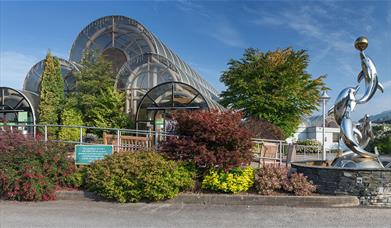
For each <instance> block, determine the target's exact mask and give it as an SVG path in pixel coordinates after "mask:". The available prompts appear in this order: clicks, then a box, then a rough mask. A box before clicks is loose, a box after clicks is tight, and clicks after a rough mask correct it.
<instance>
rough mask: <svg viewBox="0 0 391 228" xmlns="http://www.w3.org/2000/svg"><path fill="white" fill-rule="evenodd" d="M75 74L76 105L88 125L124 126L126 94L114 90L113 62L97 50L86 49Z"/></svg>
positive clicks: (126, 122) (125, 123) (125, 119)
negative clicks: (80, 66) (79, 67)
mask: <svg viewBox="0 0 391 228" xmlns="http://www.w3.org/2000/svg"><path fill="white" fill-rule="evenodd" d="M81 64H82V65H83V67H82V68H81V70H80V72H78V73H77V74H76V79H77V80H76V91H77V92H76V93H75V94H74V96H75V97H76V98H77V102H78V104H77V107H78V109H79V110H80V112H81V113H82V116H83V121H84V123H85V124H86V125H87V126H97V127H115V128H117V127H118V128H127V127H129V125H130V121H129V117H128V116H127V115H126V114H125V113H124V104H125V95H124V93H123V92H119V91H117V90H116V88H115V86H114V84H115V73H114V72H113V69H112V63H111V62H110V61H109V60H107V59H106V58H105V56H103V55H100V54H98V53H96V52H92V51H86V52H85V53H84V57H83V60H82V62H81Z"/></svg>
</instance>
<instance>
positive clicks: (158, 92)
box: [148, 83, 172, 104]
mask: <svg viewBox="0 0 391 228" xmlns="http://www.w3.org/2000/svg"><path fill="white" fill-rule="evenodd" d="M171 94H172V83H168V84H163V85H160V86H157V87H155V88H154V89H152V90H151V91H149V92H148V95H149V96H150V97H151V98H152V99H154V100H155V102H157V103H158V104H160V102H161V101H163V103H164V102H165V101H164V100H165V99H167V98H166V97H168V98H169V99H170V100H171Z"/></svg>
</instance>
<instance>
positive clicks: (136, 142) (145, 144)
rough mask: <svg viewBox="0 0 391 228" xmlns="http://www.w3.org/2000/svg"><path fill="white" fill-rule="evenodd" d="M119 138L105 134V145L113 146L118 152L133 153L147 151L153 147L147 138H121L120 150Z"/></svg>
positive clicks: (126, 136)
mask: <svg viewBox="0 0 391 228" xmlns="http://www.w3.org/2000/svg"><path fill="white" fill-rule="evenodd" d="M117 139H118V136H117V135H111V134H106V133H103V143H104V144H105V145H113V147H114V148H116V149H115V150H114V151H117V152H132V151H137V150H146V149H148V148H150V147H151V145H152V141H151V139H150V138H148V137H146V136H128V135H125V136H120V143H119V148H118V143H117Z"/></svg>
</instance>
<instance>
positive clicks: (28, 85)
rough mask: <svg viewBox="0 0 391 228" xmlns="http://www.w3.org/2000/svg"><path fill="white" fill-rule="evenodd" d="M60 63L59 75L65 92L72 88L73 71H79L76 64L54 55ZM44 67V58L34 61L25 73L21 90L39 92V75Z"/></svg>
mask: <svg viewBox="0 0 391 228" xmlns="http://www.w3.org/2000/svg"><path fill="white" fill-rule="evenodd" d="M55 58H57V59H58V60H59V61H60V64H61V75H62V77H63V78H64V87H65V88H64V90H65V92H66V93H68V92H70V91H72V90H73V88H74V85H75V82H76V79H75V77H74V73H75V71H79V68H80V66H78V64H76V63H73V62H69V61H67V60H65V59H61V58H58V57H55ZM44 67H45V59H43V60H41V61H39V62H38V63H36V64H35V65H34V66H33V67H32V68H31V69H30V71H29V72H28V73H27V75H26V78H25V79H24V83H23V90H26V91H30V92H33V93H36V94H39V85H40V83H41V76H42V73H43V70H44Z"/></svg>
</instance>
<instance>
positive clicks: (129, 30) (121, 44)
mask: <svg viewBox="0 0 391 228" xmlns="http://www.w3.org/2000/svg"><path fill="white" fill-rule="evenodd" d="M86 49H92V50H99V51H100V52H102V53H105V51H106V50H107V49H112V50H113V49H117V50H121V51H122V52H123V54H124V55H125V56H126V63H125V65H126V66H122V68H121V70H119V75H118V77H117V78H119V81H118V82H117V85H118V88H120V89H125V88H128V89H132V88H133V89H150V88H152V87H154V86H156V85H157V84H159V82H160V81H158V80H155V81H154V80H153V79H150V78H149V79H148V78H146V77H147V76H145V74H144V76H138V77H140V79H137V83H133V84H126V83H132V82H134V81H132V80H133V79H134V78H136V77H137V72H144V73H146V72H149V73H148V74H150V71H146V70H145V69H142V68H143V66H145V63H146V62H145V61H146V60H148V59H151V58H154V60H153V61H155V63H159V62H161V64H162V65H163V66H162V67H163V68H164V66H167V64H166V63H169V65H173V66H174V67H172V68H175V69H176V70H177V72H176V73H173V72H170V73H167V74H166V75H170V76H167V77H171V76H173V75H174V74H175V77H171V78H170V79H174V80H175V81H180V82H185V83H188V84H189V85H191V86H193V87H195V88H197V89H198V90H199V91H200V92H201V93H202V94H203V95H204V96H206V97H208V98H210V99H212V100H214V101H218V99H219V95H218V92H217V90H215V89H214V88H213V87H212V86H211V85H210V84H209V83H208V82H207V81H205V80H204V79H203V78H202V77H201V76H200V75H199V74H198V73H197V72H195V71H194V70H193V69H192V68H191V67H190V66H189V65H188V64H186V63H185V62H184V61H183V60H182V59H181V58H179V57H178V56H177V55H176V54H175V53H174V52H172V51H171V50H170V49H169V48H167V47H166V45H164V44H163V43H162V42H161V41H160V40H159V39H158V38H156V36H155V35H153V34H152V33H151V32H149V31H148V30H147V29H146V28H145V27H144V26H143V25H142V24H140V23H139V22H137V21H136V20H133V19H131V18H128V17H124V16H107V17H102V18H100V19H97V20H95V21H93V22H92V23H90V24H89V25H88V26H87V27H85V28H84V29H83V30H82V31H81V32H80V34H79V35H78V36H77V38H76V40H75V42H74V43H73V45H72V49H71V52H70V58H69V59H70V61H71V62H72V61H74V62H80V61H81V59H82V55H83V52H84V50H86ZM124 67H125V68H126V69H123V68H124ZM162 67H161V66H159V67H158V69H157V70H162ZM136 68H137V70H138V71H137V72H135V71H134V69H136ZM126 74H128V75H126ZM126 77H129V78H133V79H126ZM143 77H144V79H142V78H143ZM159 77H161V78H163V79H162V80H163V81H162V82H164V81H165V79H164V77H165V76H159ZM148 80H149V81H150V82H149V81H148ZM144 86H147V87H146V88H144Z"/></svg>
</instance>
